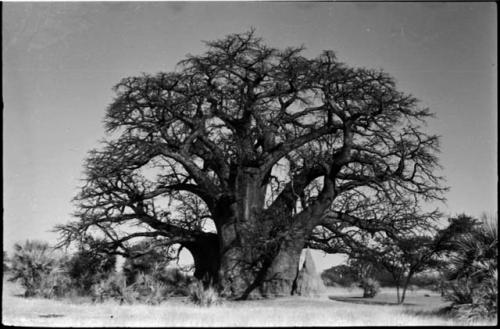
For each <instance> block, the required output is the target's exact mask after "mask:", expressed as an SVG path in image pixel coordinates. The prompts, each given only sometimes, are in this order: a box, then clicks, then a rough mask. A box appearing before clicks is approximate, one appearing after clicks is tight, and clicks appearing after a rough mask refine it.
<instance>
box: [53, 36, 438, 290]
mask: <svg viewBox="0 0 500 329" xmlns="http://www.w3.org/2000/svg"><path fill="white" fill-rule="evenodd" d="M206 46H207V50H206V52H204V53H203V54H201V55H188V56H187V58H186V59H184V60H182V61H181V62H180V63H179V64H178V67H177V69H176V70H175V71H173V72H160V73H157V74H143V75H140V76H136V77H128V78H125V79H123V80H122V81H121V82H120V83H118V84H117V85H116V86H115V88H114V91H115V92H116V97H115V99H114V100H113V101H112V103H111V104H110V105H109V106H108V108H107V111H106V115H105V119H104V122H105V127H106V131H107V132H108V133H109V135H108V136H109V138H108V139H107V140H106V141H103V142H102V145H101V146H100V147H99V148H98V149H95V150H92V151H91V152H90V153H89V155H88V158H87V160H86V162H85V165H84V167H85V185H84V186H83V187H82V188H81V191H80V193H79V194H78V195H77V197H76V198H75V200H76V205H77V209H78V210H77V212H76V214H75V215H76V217H77V220H75V221H73V222H70V223H67V224H65V225H61V226H59V227H58V230H59V231H60V232H61V233H62V237H63V242H64V241H65V242H67V243H69V242H71V241H74V240H77V239H81V237H82V236H85V235H88V234H96V232H100V233H99V234H100V235H101V236H103V237H104V238H105V239H106V243H102V244H101V247H102V248H106V249H107V250H109V251H113V252H116V253H125V254H126V250H127V248H128V246H129V242H130V241H131V240H132V239H135V238H140V237H145V238H156V239H160V240H161V241H162V242H164V243H165V244H169V245H171V244H177V243H178V244H180V245H182V246H183V247H185V248H187V249H189V250H190V251H191V253H192V254H193V257H194V259H195V266H196V268H197V270H199V271H198V273H199V275H200V277H201V276H210V277H211V278H212V280H213V281H215V282H218V283H219V286H220V288H221V290H224V291H225V293H227V294H228V295H231V296H242V295H244V296H247V295H248V294H249V293H250V292H252V291H254V290H259V289H260V292H261V293H263V294H280V293H281V292H283V291H288V290H289V288H290V287H291V285H292V283H293V280H294V276H295V275H296V273H295V272H296V267H297V264H298V257H299V256H300V250H301V249H302V248H303V247H304V246H306V245H308V246H310V247H312V248H316V249H323V250H326V251H335V245H336V243H337V242H338V241H339V239H344V238H345V239H355V236H356V235H357V234H359V232H376V231H380V230H385V229H388V228H393V229H396V228H397V229H404V228H405V227H407V226H414V225H418V224H419V222H418V221H415V220H414V219H415V216H413V215H414V214H415V212H418V211H419V209H420V202H421V201H429V200H442V199H443V196H442V192H443V191H444V190H445V189H444V188H443V186H442V178H441V177H439V176H438V175H436V173H435V172H436V169H437V168H438V167H439V164H438V157H437V153H438V150H439V143H438V137H437V136H436V135H433V134H428V133H426V132H425V129H424V125H425V123H426V120H427V119H429V118H430V117H431V116H432V114H431V113H430V111H429V110H428V109H426V108H421V107H420V106H419V103H418V101H417V99H416V98H415V97H413V96H412V95H409V94H406V93H403V92H401V91H399V90H397V88H396V83H395V80H394V78H392V77H391V76H390V75H389V74H387V73H385V72H383V71H381V70H372V69H366V68H352V67H349V66H348V65H346V64H344V63H342V62H340V61H339V60H338V59H337V57H336V55H335V54H334V52H332V51H324V52H322V53H321V54H320V55H319V56H317V57H315V58H306V57H304V56H303V55H302V52H303V48H302V47H289V48H286V49H277V48H273V47H270V46H268V45H266V44H265V43H264V42H263V40H262V39H261V38H258V37H256V36H255V33H254V31H249V32H245V33H241V34H231V35H228V36H226V37H224V38H222V39H220V40H216V41H208V42H206ZM297 254H298V256H297ZM294 273H295V274H294ZM257 288H258V289H257Z"/></svg>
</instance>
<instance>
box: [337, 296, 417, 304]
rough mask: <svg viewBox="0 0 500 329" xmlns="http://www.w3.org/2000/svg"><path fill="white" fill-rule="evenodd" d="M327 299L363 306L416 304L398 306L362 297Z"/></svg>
mask: <svg viewBox="0 0 500 329" xmlns="http://www.w3.org/2000/svg"><path fill="white" fill-rule="evenodd" d="M328 298H329V299H331V300H334V301H337V302H344V303H353V304H365V305H405V306H413V305H416V304H412V303H403V304H398V303H397V302H386V301H380V300H373V299H369V298H363V297H338V296H328Z"/></svg>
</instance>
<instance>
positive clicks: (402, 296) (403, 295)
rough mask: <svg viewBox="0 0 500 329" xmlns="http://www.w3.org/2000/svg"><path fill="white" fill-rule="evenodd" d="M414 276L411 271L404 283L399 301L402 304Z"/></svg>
mask: <svg viewBox="0 0 500 329" xmlns="http://www.w3.org/2000/svg"><path fill="white" fill-rule="evenodd" d="M412 276H413V273H409V274H408V277H407V278H406V281H405V283H404V285H403V293H402V294H401V301H400V302H399V303H400V304H403V303H404V301H405V296H406V290H407V289H408V285H409V284H410V280H411V277H412Z"/></svg>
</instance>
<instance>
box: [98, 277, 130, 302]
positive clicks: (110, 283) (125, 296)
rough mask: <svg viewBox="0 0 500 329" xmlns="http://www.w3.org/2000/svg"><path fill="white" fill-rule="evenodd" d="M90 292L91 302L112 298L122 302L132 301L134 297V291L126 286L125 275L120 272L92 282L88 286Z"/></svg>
mask: <svg viewBox="0 0 500 329" xmlns="http://www.w3.org/2000/svg"><path fill="white" fill-rule="evenodd" d="M90 293H91V296H92V301H93V302H103V301H105V300H108V299H114V300H117V301H119V302H120V304H122V303H124V302H127V303H132V302H133V301H134V300H135V299H136V296H135V293H134V292H133V291H132V289H131V288H130V287H127V284H126V279H125V276H124V275H123V274H121V273H112V274H111V275H110V276H108V277H107V278H106V279H104V280H102V281H100V282H97V283H94V284H93V285H92V286H91V288H90Z"/></svg>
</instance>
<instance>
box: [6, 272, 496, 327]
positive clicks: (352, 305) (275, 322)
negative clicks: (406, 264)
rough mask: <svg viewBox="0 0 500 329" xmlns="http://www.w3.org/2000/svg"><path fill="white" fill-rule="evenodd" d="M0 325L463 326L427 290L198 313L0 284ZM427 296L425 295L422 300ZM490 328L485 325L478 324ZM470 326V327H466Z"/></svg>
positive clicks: (237, 305) (171, 305)
mask: <svg viewBox="0 0 500 329" xmlns="http://www.w3.org/2000/svg"><path fill="white" fill-rule="evenodd" d="M3 284H4V286H3V288H4V289H3V296H2V324H3V325H17V326H41V327H45V326H47V327H48V326H50V327H89V326H97V327H121V326H132V327H155V326H161V327H165V326H167V327H176V326H181V327H182V326H194V327H224V326H366V325H369V326H381V325H387V326H405V325H411V326H415V325H422V326H427V325H441V326H456V325H467V323H464V322H459V321H454V320H453V319H448V318H446V317H444V316H440V315H438V311H439V309H440V308H442V307H444V306H446V303H445V302H443V301H442V300H441V298H440V297H439V295H437V294H436V293H432V292H429V291H422V290H421V291H416V292H410V293H409V296H408V298H407V302H406V303H405V305H394V300H395V295H394V292H393V291H391V290H387V289H385V290H384V289H383V290H382V292H381V293H380V294H379V295H378V296H377V297H375V298H374V299H371V300H367V299H362V298H359V296H360V291H358V290H351V291H349V290H347V289H341V288H329V290H328V292H327V293H326V294H325V295H323V296H321V297H319V298H304V297H290V298H282V299H276V300H265V301H244V302H225V303H223V304H222V305H220V306H214V307H210V308H201V307H197V306H194V305H192V304H189V303H187V302H186V300H185V299H184V298H177V299H172V300H169V301H167V302H164V303H162V304H161V305H158V306H148V305H118V304H117V303H114V302H105V303H103V304H92V303H91V302H90V301H88V300H84V299H82V300H71V301H69V300H60V301H56V300H46V299H38V298H30V299H26V298H23V297H20V296H19V294H20V293H21V292H22V290H21V289H20V288H19V287H18V286H16V285H14V284H12V283H10V282H6V281H5V280H4V283H3ZM426 295H427V296H426ZM478 324H483V325H484V324H490V323H478ZM469 325H470V324H469Z"/></svg>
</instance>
